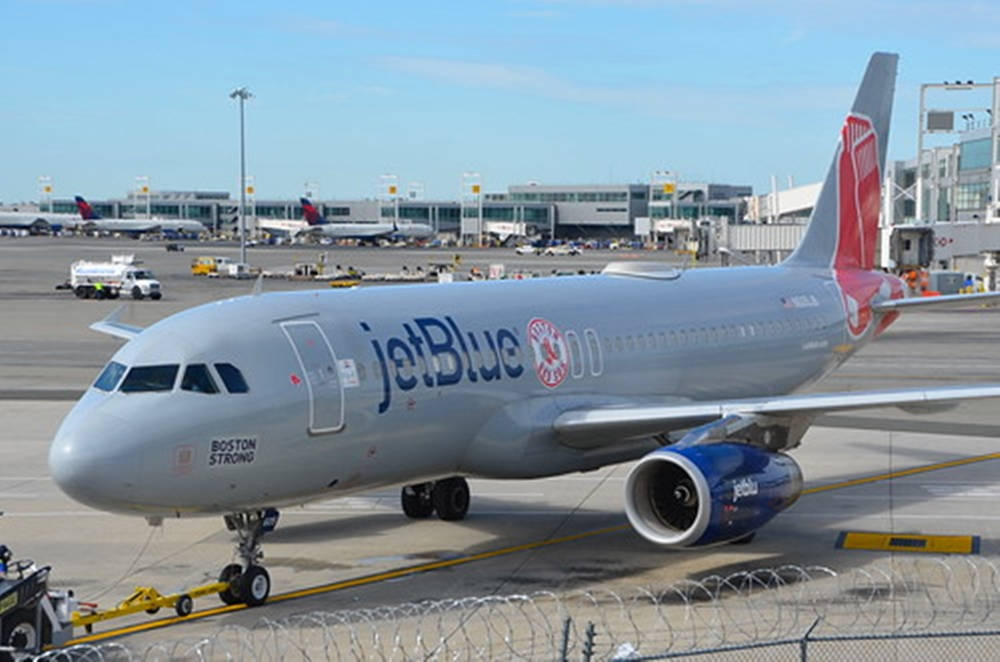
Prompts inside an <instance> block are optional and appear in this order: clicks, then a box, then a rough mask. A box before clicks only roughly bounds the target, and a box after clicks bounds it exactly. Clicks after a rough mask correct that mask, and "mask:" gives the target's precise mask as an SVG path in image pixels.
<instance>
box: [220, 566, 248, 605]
mask: <svg viewBox="0 0 1000 662" xmlns="http://www.w3.org/2000/svg"><path fill="white" fill-rule="evenodd" d="M242 574H243V566H241V565H240V564H239V563H230V564H229V565H227V566H226V567H225V568H223V569H222V572H220V573H219V581H220V582H227V583H228V584H229V588H227V589H226V590H224V591H222V592H221V593H219V599H220V600H222V601H223V602H224V603H225V604H227V605H238V604H240V603H241V602H243V598H242V597H240V591H241V586H242V582H241V580H240V575H242Z"/></svg>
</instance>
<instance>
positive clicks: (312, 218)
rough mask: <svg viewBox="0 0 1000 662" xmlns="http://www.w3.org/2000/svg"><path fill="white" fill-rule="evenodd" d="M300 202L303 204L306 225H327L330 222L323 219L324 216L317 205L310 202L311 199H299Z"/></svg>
mask: <svg viewBox="0 0 1000 662" xmlns="http://www.w3.org/2000/svg"><path fill="white" fill-rule="evenodd" d="M299 202H300V203H301V204H302V215H303V216H304V217H305V219H306V223H308V224H309V225H326V224H327V223H329V221H327V220H326V218H324V217H323V214H321V213H319V210H318V209H316V205H314V204H313V203H311V202H309V198H299Z"/></svg>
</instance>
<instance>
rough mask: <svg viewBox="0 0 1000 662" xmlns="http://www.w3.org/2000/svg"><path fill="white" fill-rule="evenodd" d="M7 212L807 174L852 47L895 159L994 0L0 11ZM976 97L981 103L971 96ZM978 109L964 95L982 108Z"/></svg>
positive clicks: (855, 74) (534, 1)
mask: <svg viewBox="0 0 1000 662" xmlns="http://www.w3.org/2000/svg"><path fill="white" fill-rule="evenodd" d="M0 25H2V26H3V28H2V32H3V37H2V39H0V85H2V90H3V95H2V97H0V98H2V100H3V101H2V103H0V201H3V202H14V201H19V200H32V199H37V197H38V193H37V192H38V183H37V177H38V176H39V175H43V174H44V175H49V176H51V177H52V178H53V183H54V187H55V193H56V195H57V196H59V197H69V196H72V195H74V194H77V193H80V194H84V195H88V196H90V197H93V198H102V197H108V196H120V195H122V194H124V193H125V191H126V190H128V189H130V188H132V187H134V186H135V177H136V176H137V175H149V176H150V178H151V182H152V186H153V188H154V189H192V188H199V189H209V190H228V191H232V192H233V193H234V194H236V193H238V190H239V189H238V177H239V169H238V156H239V153H238V149H239V142H238V139H239V136H238V115H237V108H236V104H235V102H234V101H232V100H230V99H229V98H228V93H229V92H230V91H231V90H232V89H233V88H235V87H237V86H239V85H243V84H245V85H248V86H249V87H250V88H251V90H252V91H253V92H254V94H255V95H256V97H255V98H254V99H253V100H252V101H251V102H250V103H249V105H248V107H247V153H248V173H250V174H252V175H253V176H254V177H255V180H256V186H257V190H258V196H259V197H261V198H269V197H289V196H297V195H300V194H301V193H302V192H303V189H304V183H305V182H306V181H317V182H319V184H320V193H321V194H322V195H321V197H323V198H355V197H372V196H374V195H376V193H377V190H378V186H379V176H380V175H381V174H383V173H395V174H397V175H398V177H399V181H400V182H401V184H402V186H403V187H405V186H406V184H407V183H408V182H411V181H420V182H422V183H423V185H424V188H425V191H426V197H429V198H450V199H453V198H456V197H457V196H458V194H459V187H460V176H461V173H462V172H463V171H472V170H474V171H478V172H480V173H482V175H483V178H484V185H485V189H486V190H488V191H503V190H505V189H506V187H507V185H509V184H518V183H524V182H527V181H532V180H533V181H541V182H544V183H593V182H597V183H604V182H609V181H614V182H623V181H640V180H645V179H647V178H648V175H649V172H650V171H652V170H657V169H668V170H674V171H677V172H679V173H680V176H681V178H682V179H685V180H699V181H703V180H709V181H716V182H725V183H743V184H752V185H753V186H754V188H755V190H758V191H764V190H767V189H768V188H769V187H770V183H769V182H770V177H771V175H772V174H774V175H777V176H778V177H779V179H780V180H781V181H782V182H785V181H786V180H787V177H788V176H789V175H791V176H792V177H794V179H795V181H796V182H797V183H806V182H809V181H816V180H818V179H819V178H821V177H822V176H823V174H825V171H826V168H827V166H828V164H829V160H830V157H831V155H832V151H833V147H834V143H835V140H836V136H837V129H838V128H839V125H840V122H841V121H842V119H843V115H844V113H845V112H846V110H847V109H848V107H849V105H850V101H851V99H852V97H853V93H854V89H855V86H856V85H857V82H858V80H859V79H860V76H861V73H862V71H863V69H864V66H865V63H866V61H867V58H868V56H869V54H870V53H871V52H872V51H874V50H888V51H895V52H898V53H900V55H901V63H900V76H899V81H898V84H897V92H896V106H895V110H896V112H895V117H894V124H893V131H892V136H891V141H890V151H889V157H890V158H909V157H911V156H913V155H914V153H915V151H916V148H915V146H916V116H917V103H918V87H919V85H920V83H928V82H941V81H943V80H946V79H947V80H954V79H959V78H960V79H962V80H966V79H973V80H975V81H977V82H988V81H990V80H992V77H993V76H994V75H1000V30H998V29H997V26H1000V3H995V2H970V1H966V0H958V1H956V2H950V3H941V2H922V1H920V0H917V1H914V2H904V1H880V0H870V1H868V2H861V1H856V0H840V1H838V2H824V1H819V2H808V1H807V2H802V1H801V0H799V1H797V2H792V1H786V0H774V1H771V2H740V1H737V0H705V1H703V2H695V1H694V0H689V1H685V0H662V1H657V0H631V1H628V0H623V1H613V0H606V1H601V0H592V1H585V0H561V1H558V0H552V1H538V0H502V1H495V2H472V3H459V2H440V1H436V0H423V1H421V2H394V1H392V0H383V2H378V3H358V2H353V3H339V2H316V1H308V0H307V1H302V2H296V3H263V2H226V1H219V2H188V1H186V0H173V1H171V2H158V3H150V2H115V1H111V0H108V1H104V0H61V1H60V0H37V1H30V2H29V1H26V0H0ZM976 103H980V102H979V101H976ZM986 103H988V99H986V100H985V101H983V102H982V103H981V105H983V106H984V107H985V104H986Z"/></svg>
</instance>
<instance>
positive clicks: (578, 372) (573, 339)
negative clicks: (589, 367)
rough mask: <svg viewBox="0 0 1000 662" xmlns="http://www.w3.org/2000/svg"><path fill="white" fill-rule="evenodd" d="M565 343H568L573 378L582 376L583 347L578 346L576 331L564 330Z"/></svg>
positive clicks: (578, 339) (578, 338)
mask: <svg viewBox="0 0 1000 662" xmlns="http://www.w3.org/2000/svg"><path fill="white" fill-rule="evenodd" d="M566 344H567V345H569V356H570V363H571V364H572V366H573V379H579V378H580V377H583V348H582V347H580V337H579V336H577V335H576V331H567V332H566Z"/></svg>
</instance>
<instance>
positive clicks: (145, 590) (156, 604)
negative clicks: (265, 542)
mask: <svg viewBox="0 0 1000 662" xmlns="http://www.w3.org/2000/svg"><path fill="white" fill-rule="evenodd" d="M228 588H229V583H228V582H212V583H211V584H205V585H203V586H196V587H195V588H192V589H190V590H188V591H185V592H183V593H171V594H170V595H163V594H162V593H160V592H159V591H157V590H156V589H155V588H153V587H152V586H136V587H135V590H134V591H132V595H130V596H128V597H127V598H125V599H124V600H122V601H121V602H120V603H118V606H117V607H114V608H112V609H106V610H103V611H101V610H97V609H94V610H91V611H89V612H80V611H74V612H73V627H82V628H84V629H85V630H86V631H87V633H90V632H92V631H93V626H94V623H100V622H101V621H110V620H111V619H113V618H121V617H122V616H128V615H129V614H136V613H138V612H140V611H144V612H146V613H147V614H155V613H156V612H158V611H160V608H161V607H173V608H174V611H176V612H177V615H178V616H187V615H188V614H190V613H191V612H192V611H194V599H195V598H200V597H202V596H205V595H212V594H213V593H221V592H223V591H225V590H226V589H228Z"/></svg>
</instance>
